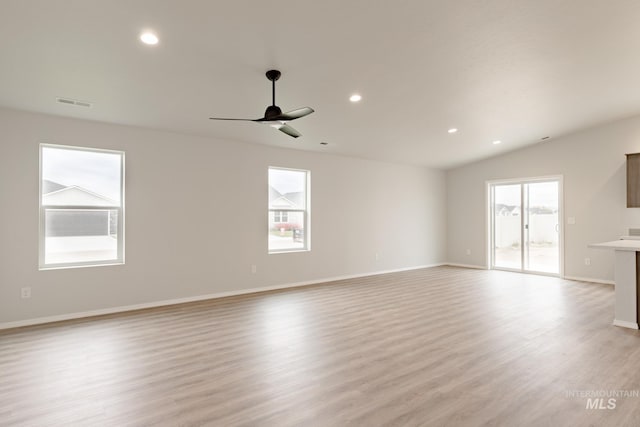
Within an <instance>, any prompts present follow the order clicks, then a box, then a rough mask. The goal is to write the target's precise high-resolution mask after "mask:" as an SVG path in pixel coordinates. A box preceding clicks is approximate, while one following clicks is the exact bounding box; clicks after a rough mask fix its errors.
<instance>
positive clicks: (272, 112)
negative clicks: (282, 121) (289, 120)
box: [264, 105, 282, 120]
mask: <svg viewBox="0 0 640 427" xmlns="http://www.w3.org/2000/svg"><path fill="white" fill-rule="evenodd" d="M281 114H282V110H281V109H280V107H278V106H277V105H269V106H268V107H267V109H266V111H265V112H264V118H265V119H267V120H271V119H274V118H276V117H278V116H280V115H281Z"/></svg>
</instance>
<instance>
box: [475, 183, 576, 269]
mask: <svg viewBox="0 0 640 427" xmlns="http://www.w3.org/2000/svg"><path fill="white" fill-rule="evenodd" d="M550 181H557V182H558V251H559V254H558V257H559V259H558V262H559V263H560V265H559V272H558V273H557V274H556V273H545V272H539V271H529V270H525V269H524V251H525V248H524V246H525V243H526V242H525V235H524V234H525V231H524V230H525V227H524V224H525V223H524V221H525V212H524V206H521V207H520V209H521V214H520V246H521V250H520V257H521V264H520V266H521V268H520V269H515V268H504V267H494V265H493V264H494V259H495V257H494V248H495V245H494V237H495V233H494V231H493V227H494V212H493V209H494V200H493V196H494V192H493V191H492V188H493V186H494V185H521V187H520V200H521V202H523V201H524V185H522V184H535V183H539V182H550ZM563 181H564V177H563V175H546V176H535V177H526V178H513V179H496V180H490V181H485V183H486V184H485V185H486V194H485V196H486V203H485V206H486V208H487V209H486V215H487V221H486V238H487V240H486V244H487V246H486V247H487V269H489V270H504V271H513V272H516V273H526V274H537V275H541V276H553V277H562V278H564V182H563ZM521 204H523V203H521ZM527 215H528V214H527Z"/></svg>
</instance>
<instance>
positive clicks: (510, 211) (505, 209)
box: [495, 203, 558, 216]
mask: <svg viewBox="0 0 640 427" xmlns="http://www.w3.org/2000/svg"><path fill="white" fill-rule="evenodd" d="M495 211H496V216H520V213H521V212H520V207H519V206H512V205H503V204H502V203H497V204H496V207H495ZM555 213H558V210H557V209H553V208H549V207H546V206H532V207H530V208H529V215H551V214H555Z"/></svg>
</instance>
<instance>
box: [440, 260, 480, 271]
mask: <svg viewBox="0 0 640 427" xmlns="http://www.w3.org/2000/svg"><path fill="white" fill-rule="evenodd" d="M444 265H448V266H450V267H461V268H473V269H475V270H486V269H487V267H485V266H484V265H474V264H458V263H456V262H448V263H446V264H444Z"/></svg>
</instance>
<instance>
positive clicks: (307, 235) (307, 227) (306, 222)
mask: <svg viewBox="0 0 640 427" xmlns="http://www.w3.org/2000/svg"><path fill="white" fill-rule="evenodd" d="M271 169H278V170H283V171H292V172H304V174H305V186H304V188H305V190H304V196H305V209H287V208H277V209H271V206H270V203H269V200H268V199H267V207H268V209H269V213H268V217H271V215H272V214H273V215H274V220H275V212H277V211H280V212H287V220H288V219H289V212H300V213H302V217H303V230H304V236H303V239H304V247H302V248H292V249H270V248H269V241H268V240H267V250H268V253H269V255H272V254H283V253H292V252H309V251H311V171H310V170H307V169H293V168H283V167H280V166H269V167H268V169H267V181H268V176H269V174H268V171H270V170H271ZM267 187H268V182H267ZM268 233H269V225H268V224H267V236H268V235H269V234H268Z"/></svg>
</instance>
